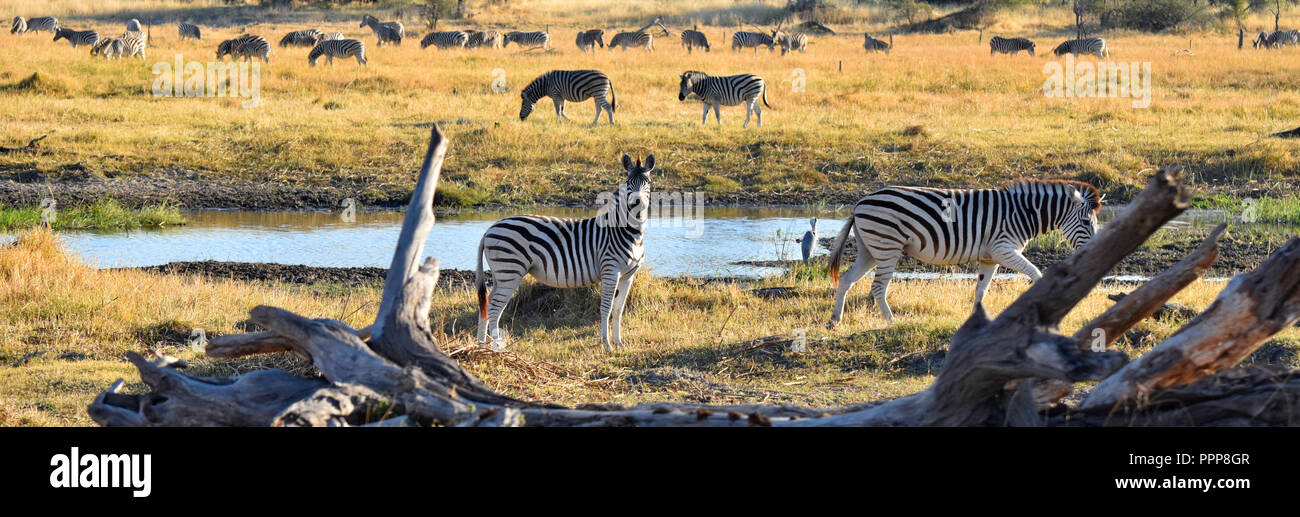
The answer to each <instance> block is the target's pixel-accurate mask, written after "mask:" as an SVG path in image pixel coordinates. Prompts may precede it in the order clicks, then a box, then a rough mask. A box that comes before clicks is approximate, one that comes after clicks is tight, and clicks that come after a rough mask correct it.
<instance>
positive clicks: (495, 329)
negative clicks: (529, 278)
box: [479, 269, 527, 348]
mask: <svg viewBox="0 0 1300 517" xmlns="http://www.w3.org/2000/svg"><path fill="white" fill-rule="evenodd" d="M526 274H527V273H517V272H515V271H512V270H508V269H507V270H500V271H498V270H496V269H493V271H492V282H493V283H494V284H495V285H493V286H492V294H491V295H490V296H489V297H488V317H487V321H486V322H480V323H486V325H483V326H481V327H480V329H479V339H480V342H481V343H488V342H489V341H488V339H489V338H490V339H491V341H490V343H491V344H492V345H494V346H495V345H498V344H499V345H501V346H502V347H503V348H504V347H505V339H504V338H503V337H502V336H501V328H500V326H499V324H500V322H501V313H502V312H505V310H506V304H508V303H510V298H511V297H513V296H514V295H515V291H516V290H518V289H519V284H521V283H523V280H524V275H526Z"/></svg>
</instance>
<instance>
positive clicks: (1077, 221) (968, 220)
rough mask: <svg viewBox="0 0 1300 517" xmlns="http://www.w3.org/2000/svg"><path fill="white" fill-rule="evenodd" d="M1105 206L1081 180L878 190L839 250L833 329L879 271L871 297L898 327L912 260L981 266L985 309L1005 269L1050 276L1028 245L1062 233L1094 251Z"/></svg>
mask: <svg viewBox="0 0 1300 517" xmlns="http://www.w3.org/2000/svg"><path fill="white" fill-rule="evenodd" d="M1101 201H1102V197H1101V196H1100V195H1098V193H1097V189H1095V188H1093V187H1092V186H1091V185H1088V184H1086V183H1080V182H1074V181H1019V182H1015V183H1012V184H1010V185H1008V186H1006V187H1005V188H1002V189H983V190H954V189H935V188H920V187H887V188H883V189H880V190H877V191H875V192H873V193H871V194H869V195H868V196H867V197H864V198H862V200H861V201H858V204H857V205H856V206H855V207H854V208H853V215H852V216H850V217H849V219H848V220H847V221H845V223H844V228H843V229H842V230H840V233H839V235H838V236H837V237H836V238H835V242H834V244H832V245H831V260H830V273H831V278H832V279H833V280H834V282H835V284H836V285H835V287H836V291H835V307H834V308H833V309H832V310H831V319H830V324H829V325H828V326H829V327H831V328H833V327H834V326H835V325H836V324H837V323H839V321H840V316H841V315H842V313H843V310H844V299H845V297H846V296H847V294H848V291H849V289H850V288H852V287H853V284H854V283H856V282H857V281H858V280H859V279H861V278H862V277H863V275H866V274H867V271H870V270H871V269H872V268H873V267H874V268H875V270H876V277H875V280H874V281H873V282H872V285H871V294H872V296H873V297H874V298H875V301H876V303H877V304H878V305H879V306H880V311H881V313H882V314H883V315H884V317H885V319H886V320H888V321H890V322H892V321H893V314H892V313H891V312H890V310H889V304H888V302H886V300H885V297H886V294H887V293H888V290H889V280H890V278H892V277H893V274H894V267H895V266H896V265H897V264H898V261H899V259H901V258H902V257H903V255H904V254H906V255H909V256H911V257H913V258H915V259H917V260H919V261H921V262H925V263H927V264H939V265H952V264H964V263H968V262H979V275H978V283H977V284H976V288H975V304H976V305H978V304H980V303H981V302H983V300H984V293H985V292H986V291H987V290H988V284H989V281H990V280H992V278H993V275H994V274H995V273H996V272H997V269H998V266H999V265H1001V266H1004V267H1007V268H1010V269H1012V270H1014V271H1018V272H1020V273H1023V274H1025V275H1027V276H1029V278H1030V279H1032V280H1035V281H1036V280H1038V279H1039V278H1040V277H1042V274H1041V273H1040V272H1039V271H1038V268H1037V267H1034V265H1033V264H1032V263H1030V262H1029V260H1027V259H1025V256H1024V255H1022V254H1021V250H1023V249H1024V248H1025V244H1026V243H1028V242H1029V240H1030V239H1032V238H1034V237H1035V236H1038V235H1042V234H1044V233H1047V232H1050V231H1052V230H1057V229H1059V230H1061V232H1062V233H1063V234H1064V235H1065V238H1066V239H1067V240H1068V241H1069V242H1070V245H1071V246H1074V247H1075V248H1078V247H1080V246H1083V245H1085V244H1087V243H1088V241H1089V240H1091V239H1092V236H1093V235H1094V234H1095V233H1096V231H1097V212H1098V210H1100V208H1101ZM849 233H854V234H855V235H856V236H857V241H856V243H857V249H858V258H857V260H856V261H855V262H854V263H853V266H852V267H850V268H849V270H848V271H847V272H846V273H845V274H844V278H843V279H840V277H839V266H840V257H841V256H842V255H843V252H844V247H845V244H846V243H847V241H848V235H849Z"/></svg>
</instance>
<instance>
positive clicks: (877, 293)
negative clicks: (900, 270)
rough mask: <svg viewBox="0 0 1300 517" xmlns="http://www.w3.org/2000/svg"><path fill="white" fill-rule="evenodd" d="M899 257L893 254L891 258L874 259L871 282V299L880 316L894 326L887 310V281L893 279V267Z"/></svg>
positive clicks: (892, 316) (896, 253)
mask: <svg viewBox="0 0 1300 517" xmlns="http://www.w3.org/2000/svg"><path fill="white" fill-rule="evenodd" d="M899 258H900V255H899V254H898V252H895V253H894V254H893V255H892V256H883V257H876V260H877V264H876V278H875V279H874V280H872V281H871V297H872V298H874V299H875V300H876V305H879V306H880V315H881V316H883V317H884V318H885V321H887V322H889V324H890V325H892V324H894V313H893V311H890V310H889V300H888V299H887V298H888V296H889V281H890V279H892V278H894V267H895V266H897V265H898V259H899Z"/></svg>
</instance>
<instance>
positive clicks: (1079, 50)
mask: <svg viewBox="0 0 1300 517" xmlns="http://www.w3.org/2000/svg"><path fill="white" fill-rule="evenodd" d="M1052 53H1054V54H1056V55H1058V56H1063V55H1065V54H1074V56H1075V57H1078V56H1079V54H1096V55H1097V57H1099V58H1100V57H1107V56H1109V55H1110V48H1108V47H1106V40H1104V39H1101V38H1083V39H1072V40H1069V41H1066V42H1063V43H1061V44H1060V45H1057V46H1056V48H1055V49H1053V50H1052Z"/></svg>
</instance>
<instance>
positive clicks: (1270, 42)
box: [1251, 30, 1300, 48]
mask: <svg viewBox="0 0 1300 517" xmlns="http://www.w3.org/2000/svg"><path fill="white" fill-rule="evenodd" d="M1296 44H1300V31H1296V30H1290V31H1273V32H1271V33H1264V32H1261V33H1259V37H1258V38H1255V41H1254V43H1252V44H1251V45H1252V46H1253V47H1255V48H1259V46H1260V45H1263V46H1264V48H1274V47H1281V46H1285V45H1296Z"/></svg>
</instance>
